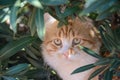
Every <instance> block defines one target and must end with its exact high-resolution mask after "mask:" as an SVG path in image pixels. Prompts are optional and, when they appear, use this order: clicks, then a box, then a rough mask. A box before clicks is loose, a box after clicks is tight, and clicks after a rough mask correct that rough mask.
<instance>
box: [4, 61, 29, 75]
mask: <svg viewBox="0 0 120 80" xmlns="http://www.w3.org/2000/svg"><path fill="white" fill-rule="evenodd" d="M28 67H29V64H26V63H24V64H18V65H16V66H13V67H10V68H9V69H8V70H7V71H6V72H5V75H14V74H18V73H20V72H21V71H23V70H25V69H27V68H28Z"/></svg>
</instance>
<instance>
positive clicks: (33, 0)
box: [27, 0, 43, 9]
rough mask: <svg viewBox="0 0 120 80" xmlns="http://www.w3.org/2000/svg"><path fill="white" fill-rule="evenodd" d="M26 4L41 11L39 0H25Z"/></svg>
mask: <svg viewBox="0 0 120 80" xmlns="http://www.w3.org/2000/svg"><path fill="white" fill-rule="evenodd" d="M27 2H28V3H30V4H31V5H33V6H35V7H37V8H41V9H43V6H42V4H41V2H40V0H27Z"/></svg>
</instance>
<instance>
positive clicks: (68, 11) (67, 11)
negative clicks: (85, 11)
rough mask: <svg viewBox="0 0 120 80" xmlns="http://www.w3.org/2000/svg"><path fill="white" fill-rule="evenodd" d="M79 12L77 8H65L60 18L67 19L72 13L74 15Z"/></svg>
mask: <svg viewBox="0 0 120 80" xmlns="http://www.w3.org/2000/svg"><path fill="white" fill-rule="evenodd" d="M78 10H79V7H76V6H75V7H70V8H66V9H65V11H64V13H62V17H67V16H69V15H72V14H73V13H76V12H77V11H78Z"/></svg>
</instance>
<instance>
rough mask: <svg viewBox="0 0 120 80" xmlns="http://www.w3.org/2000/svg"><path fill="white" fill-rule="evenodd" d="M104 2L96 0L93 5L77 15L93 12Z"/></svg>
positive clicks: (103, 0)
mask: <svg viewBox="0 0 120 80" xmlns="http://www.w3.org/2000/svg"><path fill="white" fill-rule="evenodd" d="M104 2H105V0H99V1H98V0H96V1H93V3H92V4H91V5H90V6H88V7H87V8H85V9H84V10H83V11H82V12H81V13H80V14H79V15H80V16H81V15H86V14H88V13H91V12H94V11H95V10H96V9H97V8H98V7H99V6H100V5H102V4H104Z"/></svg>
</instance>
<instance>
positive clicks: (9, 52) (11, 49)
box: [0, 36, 36, 60]
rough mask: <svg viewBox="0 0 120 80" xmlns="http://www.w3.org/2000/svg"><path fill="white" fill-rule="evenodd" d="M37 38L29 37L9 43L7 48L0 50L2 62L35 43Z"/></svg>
mask: <svg viewBox="0 0 120 80" xmlns="http://www.w3.org/2000/svg"><path fill="white" fill-rule="evenodd" d="M35 39H36V38H35V37H31V36H27V37H23V38H20V39H19V40H16V41H12V42H9V43H8V44H7V45H6V46H5V47H3V48H2V49H1V50H0V60H4V59H7V58H9V57H11V56H13V55H14V54H15V53H17V52H18V51H20V50H21V49H22V48H24V47H25V46H27V45H28V44H30V43H31V42H33V41H34V40H35Z"/></svg>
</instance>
